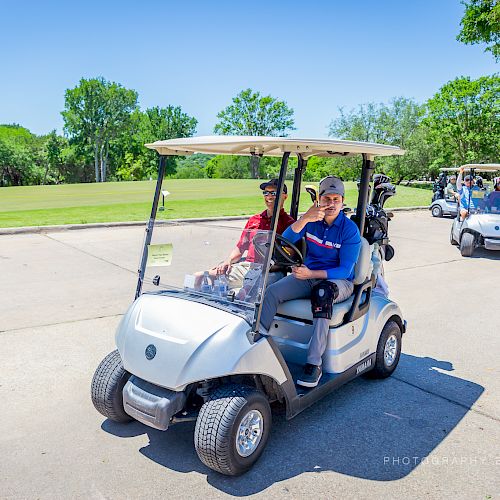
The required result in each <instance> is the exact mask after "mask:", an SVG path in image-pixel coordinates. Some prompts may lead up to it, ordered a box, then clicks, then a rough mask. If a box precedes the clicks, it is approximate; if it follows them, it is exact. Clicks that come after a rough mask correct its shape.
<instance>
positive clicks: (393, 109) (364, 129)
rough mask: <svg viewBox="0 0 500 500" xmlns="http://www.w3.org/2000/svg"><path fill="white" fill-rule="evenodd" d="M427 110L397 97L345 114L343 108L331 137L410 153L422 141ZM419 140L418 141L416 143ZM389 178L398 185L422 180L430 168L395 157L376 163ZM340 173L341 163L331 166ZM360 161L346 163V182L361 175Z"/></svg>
mask: <svg viewBox="0 0 500 500" xmlns="http://www.w3.org/2000/svg"><path fill="white" fill-rule="evenodd" d="M424 109H425V108H424V106H422V105H420V104H418V103H416V102H415V101H414V100H413V99H408V98H406V97H396V98H394V99H392V100H391V101H390V102H389V104H387V105H386V104H376V103H368V104H362V105H360V106H358V108H357V109H354V110H351V111H350V112H348V113H345V112H344V110H343V108H340V110H339V111H340V117H339V118H337V119H336V120H333V121H332V122H331V123H330V132H329V135H330V136H334V137H338V138H341V139H349V140H353V141H365V142H377V143H381V144H389V145H392V146H399V147H400V148H402V149H406V150H408V149H411V148H414V147H416V146H418V145H419V142H420V141H422V133H421V132H419V127H420V124H421V121H422V118H423V116H424ZM417 137H418V140H417ZM377 163H378V164H379V166H380V167H381V168H383V169H384V170H385V171H386V173H387V174H389V175H390V176H391V177H392V178H393V180H394V181H395V182H397V183H399V182H401V181H402V180H403V179H408V180H411V179H416V178H418V177H420V176H421V175H422V174H423V173H424V172H425V169H426V167H427V163H426V162H425V161H424V158H422V161H421V162H416V161H415V156H413V157H412V161H411V162H410V161H409V156H408V155H405V156H394V157H384V158H380V159H379V160H378V162H377ZM333 165H335V167H336V169H337V170H338V169H339V165H338V162H335V163H334V164H333V163H332V166H333ZM359 167H360V164H359V159H349V160H347V161H346V162H345V170H346V172H345V175H343V176H342V177H344V178H352V176H354V175H356V174H357V172H359V170H360V169H359Z"/></svg>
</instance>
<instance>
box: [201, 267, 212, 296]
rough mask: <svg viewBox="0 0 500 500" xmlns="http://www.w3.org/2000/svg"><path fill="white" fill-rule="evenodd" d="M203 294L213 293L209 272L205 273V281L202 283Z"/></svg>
mask: <svg viewBox="0 0 500 500" xmlns="http://www.w3.org/2000/svg"><path fill="white" fill-rule="evenodd" d="M201 292H202V293H212V285H211V284H210V279H209V278H208V271H205V272H204V273H203V280H202V282H201Z"/></svg>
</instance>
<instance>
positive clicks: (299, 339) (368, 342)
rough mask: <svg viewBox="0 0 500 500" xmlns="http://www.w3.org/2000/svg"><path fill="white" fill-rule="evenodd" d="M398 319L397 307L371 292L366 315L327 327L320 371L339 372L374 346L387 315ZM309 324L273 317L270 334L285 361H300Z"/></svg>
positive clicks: (400, 316) (366, 354)
mask: <svg viewBox="0 0 500 500" xmlns="http://www.w3.org/2000/svg"><path fill="white" fill-rule="evenodd" d="M393 315H395V316H398V317H399V318H401V319H402V315H401V311H400V310H399V307H398V306H397V305H396V304H395V303H394V302H392V301H390V300H388V299H387V298H385V297H384V296H382V295H380V294H378V293H376V292H374V293H372V298H371V302H370V309H369V311H368V314H365V315H364V316H362V317H361V318H358V319H357V320H356V321H353V322H351V323H348V324H347V325H343V326H340V327H337V328H330V332H329V337H328V343H327V347H326V351H325V354H324V355H323V371H324V372H327V373H342V372H344V371H345V370H347V369H348V368H350V367H351V366H353V365H355V364H356V363H358V362H359V361H360V360H361V359H364V358H366V357H367V356H368V355H370V354H373V353H374V352H375V351H376V349H377V343H378V339H379V337H380V333H381V332H382V329H383V327H384V325H385V324H386V322H387V321H388V320H389V318H390V317H391V316H393ZM312 328H313V327H312V325H304V324H303V323H300V322H299V321H290V320H286V319H279V318H275V319H274V321H273V324H272V330H271V332H270V333H271V334H272V335H273V338H274V340H275V342H276V344H277V345H278V347H279V349H280V351H281V353H282V354H283V357H284V358H285V360H286V361H288V362H292V363H299V364H304V363H305V362H306V358H307V349H308V347H309V341H310V339H311V335H312Z"/></svg>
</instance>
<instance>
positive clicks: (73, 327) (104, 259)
mask: <svg viewBox="0 0 500 500" xmlns="http://www.w3.org/2000/svg"><path fill="white" fill-rule="evenodd" d="M224 224H226V225H234V226H238V225H240V226H241V225H242V224H243V222H242V221H228V222H226V223H224V222H218V223H217V224H214V229H213V231H214V233H215V232H216V231H217V225H224ZM450 227H451V220H450V219H433V218H432V217H431V216H430V214H429V213H428V212H402V213H397V214H396V216H395V219H394V220H393V221H392V222H391V227H390V236H391V240H392V243H393V245H394V247H395V249H396V255H395V257H394V259H393V260H392V261H390V262H388V263H386V278H387V281H388V283H389V286H390V291H391V297H392V298H393V299H394V300H395V301H396V302H397V303H398V304H399V306H400V307H401V309H402V311H403V314H404V316H405V319H406V320H407V322H408V330H407V333H406V334H405V336H404V338H403V354H402V356H401V361H400V365H399V367H398V368H397V370H396V371H395V373H394V374H393V376H392V377H390V378H389V379H386V380H384V381H368V380H365V379H357V380H355V381H354V382H351V383H349V384H348V385H346V386H344V387H342V388H341V389H339V390H338V391H336V392H335V393H333V394H331V395H329V396H327V397H326V398H324V399H323V400H322V401H321V402H319V403H317V404H316V405H314V406H313V407H311V408H310V409H308V410H306V411H304V412H303V413H302V414H300V415H299V416H297V417H296V418H294V419H293V420H291V421H287V420H286V419H285V418H284V415H283V414H282V413H280V412H278V413H277V414H275V415H274V421H273V429H272V431H271V438H270V440H269V443H268V445H267V448H266V450H265V452H264V453H263V455H262V457H261V458H260V460H259V462H258V463H257V464H256V466H255V467H254V468H253V469H252V470H251V471H250V472H248V473H247V474H245V475H244V476H242V477H238V478H230V477H225V476H221V475H219V474H217V473H215V472H213V471H211V470H209V469H207V468H206V467H205V466H204V465H203V464H202V463H201V462H200V461H199V460H198V458H197V455H196V452H195V450H194V445H193V429H194V424H192V423H186V424H178V425H175V426H172V427H171V428H170V429H169V430H168V431H167V432H165V433H162V432H160V431H155V430H152V429H150V428H148V427H146V426H143V425H142V424H139V423H131V424H127V425H119V424H115V423H113V422H110V421H107V420H106V419H104V417H102V416H101V415H100V414H99V413H97V411H96V410H95V409H94V407H93V405H92V403H91V400H90V382H91V379H92V375H93V373H94V370H95V368H96V367H97V365H98V364H99V362H100V360H101V359H102V358H103V357H104V356H105V355H106V354H107V353H108V352H110V351H111V350H113V349H114V330H115V328H116V326H117V324H118V322H119V320H120V317H121V315H122V314H123V313H124V312H125V310H126V308H127V307H128V305H129V304H130V303H131V302H132V300H133V296H134V292H135V285H136V280H137V278H136V274H137V265H138V262H139V256H140V250H141V243H142V240H143V236H144V229H143V228H141V227H134V226H132V227H116V228H92V229H84V230H73V231H55V232H51V231H49V232H45V233H35V234H30V233H27V234H6V235H0V279H1V281H0V283H1V292H2V293H1V300H0V401H1V402H2V405H1V407H2V418H1V421H0V498H15V499H17V498H41V499H59V498H61V499H63V498H64V499H65V498H96V499H101V498H111V499H115V498H116V499H123V498H148V499H151V498H194V497H196V498H222V497H231V496H234V497H247V496H255V497H260V498H294V499H295V498H315V499H316V498H343V499H346V498H347V499H350V498H353V499H354V498H355V499H364V498H366V499H368V498H370V499H372V498H385V499H392V498H394V499H396V498H398V499H399V498H405V497H406V498H426V499H428V498H440V499H442V498H454V499H456V498H464V499H483V500H486V499H495V498H500V376H499V375H500V369H499V359H500V319H499V311H500V286H499V285H498V281H499V280H498V277H499V269H500V262H499V261H500V252H496V253H494V252H486V251H477V252H476V253H475V255H474V257H472V258H463V257H461V255H460V252H459V251H458V250H457V248H456V247H453V246H451V245H450V243H449V231H450ZM231 244H232V243H231V242H228V241H221V242H220V245H221V252H222V253H223V254H224V253H226V250H229V248H230V246H231Z"/></svg>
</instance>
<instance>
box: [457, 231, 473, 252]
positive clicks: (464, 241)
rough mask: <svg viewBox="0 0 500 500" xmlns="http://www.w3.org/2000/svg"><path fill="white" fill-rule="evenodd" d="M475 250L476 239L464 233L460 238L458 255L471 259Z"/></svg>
mask: <svg viewBox="0 0 500 500" xmlns="http://www.w3.org/2000/svg"><path fill="white" fill-rule="evenodd" d="M475 248H476V239H475V238H474V235H473V234H472V233H464V234H463V235H462V238H460V253H461V254H462V257H471V256H472V254H473V253H474V249H475Z"/></svg>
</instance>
